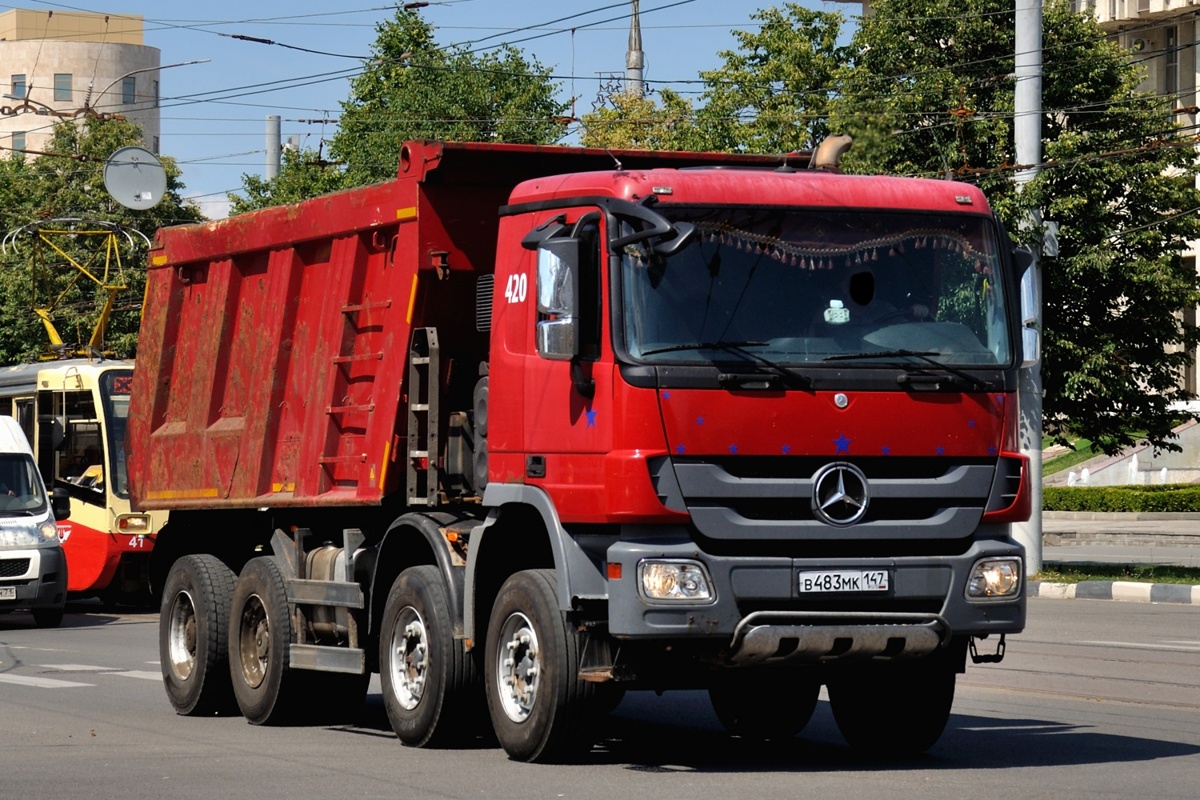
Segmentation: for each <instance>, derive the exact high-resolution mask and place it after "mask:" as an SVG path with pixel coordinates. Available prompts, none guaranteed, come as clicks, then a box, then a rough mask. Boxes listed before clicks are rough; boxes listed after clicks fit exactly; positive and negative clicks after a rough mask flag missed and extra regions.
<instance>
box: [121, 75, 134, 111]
mask: <svg viewBox="0 0 1200 800" xmlns="http://www.w3.org/2000/svg"><path fill="white" fill-rule="evenodd" d="M136 87H137V78H135V77H133V76H132V75H126V76H125V77H124V78H122V79H121V102H122V103H124V104H125V105H127V106H131V105H133V104H134V103H136V102H137V95H136V94H135V93H134V89H135V88H136Z"/></svg>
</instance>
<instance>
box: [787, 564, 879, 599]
mask: <svg viewBox="0 0 1200 800" xmlns="http://www.w3.org/2000/svg"><path fill="white" fill-rule="evenodd" d="M798 588H799V590H800V592H801V594H804V593H809V592H886V591H887V590H888V572H887V570H886V569H862V570H859V569H841V570H834V571H830V572H801V573H800V577H799V584H798Z"/></svg>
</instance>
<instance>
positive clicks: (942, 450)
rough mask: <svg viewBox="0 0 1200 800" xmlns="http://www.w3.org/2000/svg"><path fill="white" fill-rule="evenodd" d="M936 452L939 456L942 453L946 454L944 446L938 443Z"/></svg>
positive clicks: (942, 454)
mask: <svg viewBox="0 0 1200 800" xmlns="http://www.w3.org/2000/svg"><path fill="white" fill-rule="evenodd" d="M937 454H938V455H939V456H944V455H946V448H944V447H941V446H940V445H939V446H938V449H937Z"/></svg>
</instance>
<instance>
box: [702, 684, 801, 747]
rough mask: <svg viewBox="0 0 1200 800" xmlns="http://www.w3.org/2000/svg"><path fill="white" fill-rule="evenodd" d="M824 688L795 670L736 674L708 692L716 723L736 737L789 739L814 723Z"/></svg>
mask: <svg viewBox="0 0 1200 800" xmlns="http://www.w3.org/2000/svg"><path fill="white" fill-rule="evenodd" d="M820 692H821V684H820V683H818V682H816V681H813V680H811V679H808V678H806V677H804V676H802V675H797V674H796V673H795V672H794V671H792V670H773V671H771V672H769V673H761V672H741V671H735V672H734V673H733V674H731V675H730V676H729V680H728V681H725V682H722V683H719V684H717V685H716V686H713V687H711V688H709V690H708V697H709V699H710V700H711V701H712V707H713V711H715V712H716V713H717V719H719V720H721V724H722V725H724V726H725V730H727V731H729V732H730V733H731V734H733V735H734V736H741V737H744V738H747V739H790V738H792V737H793V736H795V735H796V734H798V733H799V732H800V731H802V730H804V726H805V725H807V724H808V721H809V720H810V719H812V715H813V711H815V710H816V708H817V695H819V694H820Z"/></svg>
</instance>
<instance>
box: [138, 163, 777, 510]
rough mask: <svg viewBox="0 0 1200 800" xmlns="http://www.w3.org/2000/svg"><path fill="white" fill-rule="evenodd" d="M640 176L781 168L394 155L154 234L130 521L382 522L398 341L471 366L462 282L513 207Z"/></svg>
mask: <svg viewBox="0 0 1200 800" xmlns="http://www.w3.org/2000/svg"><path fill="white" fill-rule="evenodd" d="M651 158H652V161H653V165H657V166H672V167H687V166H699V165H705V164H708V165H711V164H716V163H720V164H745V165H757V166H763V165H769V164H778V163H779V159H778V158H774V157H771V158H768V157H762V156H730V155H716V154H695V153H655V154H653V155H652V156H651V155H650V154H647V153H638V152H625V151H604V150H595V149H583V148H564V147H534V146H528V147H522V146H512V145H504V146H493V145H487V144H455V143H442V142H410V143H408V144H406V145H405V147H404V148H403V152H402V155H401V159H400V167H399V173H398V177H397V178H396V179H395V180H392V181H388V182H386V183H381V184H376V185H372V186H366V187H362V188H357V189H352V190H348V191H345V192H340V193H337V194H332V195H327V196H323V197H319V198H316V199H313V200H309V201H306V202H303V203H300V204H296V205H290V206H283V207H276V208H269V209H265V210H262V211H258V212H254V213H250V214H245V215H242V216H238V217H233V218H231V219H226V220H221V221H218V222H211V223H204V224H198V225H186V226H180V227H174V228H165V229H163V230H161V231H159V233H158V236H157V238H156V240H155V244H154V248H153V251H152V252H151V256H150V267H149V275H148V279H147V289H146V297H145V311H144V318H143V322H142V329H141V335H140V339H139V345H138V348H139V351H138V370H137V374H136V382H137V384H136V388H135V399H134V402H133V404H132V408H131V412H130V421H129V441H130V446H131V448H132V451H131V460H130V463H131V467H130V489H131V494H132V496H133V498H134V501H135V503H136V504H138V505H139V506H140V507H148V508H165V509H183V508H212V507H226V508H232V507H283V506H308V505H313V506H332V505H350V504H373V503H378V502H380V500H381V498H382V497H383V496H384V495H385V494H388V493H390V492H393V491H396V490H397V489H398V488H399V486H400V484H401V483H402V481H403V470H402V469H397V468H396V466H397V465H396V463H395V462H396V454H397V450H398V449H400V448H401V447H402V442H403V439H404V435H405V428H406V417H405V415H404V414H403V413H401V403H400V401H401V398H402V396H403V394H404V392H405V382H406V370H407V367H408V347H409V341H410V335H411V332H412V328H413V326H414V325H416V326H420V325H424V324H429V325H436V326H437V328H438V331H439V335H440V337H441V339H442V345H443V346H444V347H447V345H449V346H448V347H447V349H448V350H452V351H454V352H456V353H458V354H459V355H460V359H462V360H463V361H464V363H466V358H465V357H467V356H470V357H474V358H475V359H476V360H477V361H480V360H485V359H486V358H487V348H488V342H487V336H486V334H483V333H480V332H478V331H477V330H476V324H475V315H476V308H475V288H476V287H475V280H476V277H477V276H479V275H487V274H491V273H492V272H493V270H494V263H495V255H496V253H495V248H496V235H497V224H498V216H497V210H498V209H499V208H500V207H501V206H502V205H504V204H505V202H506V201H507V200H508V197H509V193H510V192H511V191H512V189H513V188H514V187H515V186H516V185H517V184H518V183H520V182H521V181H524V180H528V179H531V178H535V177H539V176H546V175H557V174H563V173H571V172H580V171H587V170H611V169H612V168H613V167H614V166H615V163H614V162H615V161H620V163H621V164H622V165H623V166H624V167H626V168H631V169H632V168H638V167H645V166H649V165H650V161H651ZM214 328H215V329H218V330H219V331H220V335H217V336H213V335H210V334H209V332H211V331H213V330H214ZM201 331H203V332H205V335H200V334H199V332H201ZM470 366H471V368H473V367H474V364H473V362H472V363H471V364H470ZM449 368H450V369H453V368H454V366H453V365H451V366H450V367H449ZM464 368H465V367H464Z"/></svg>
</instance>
